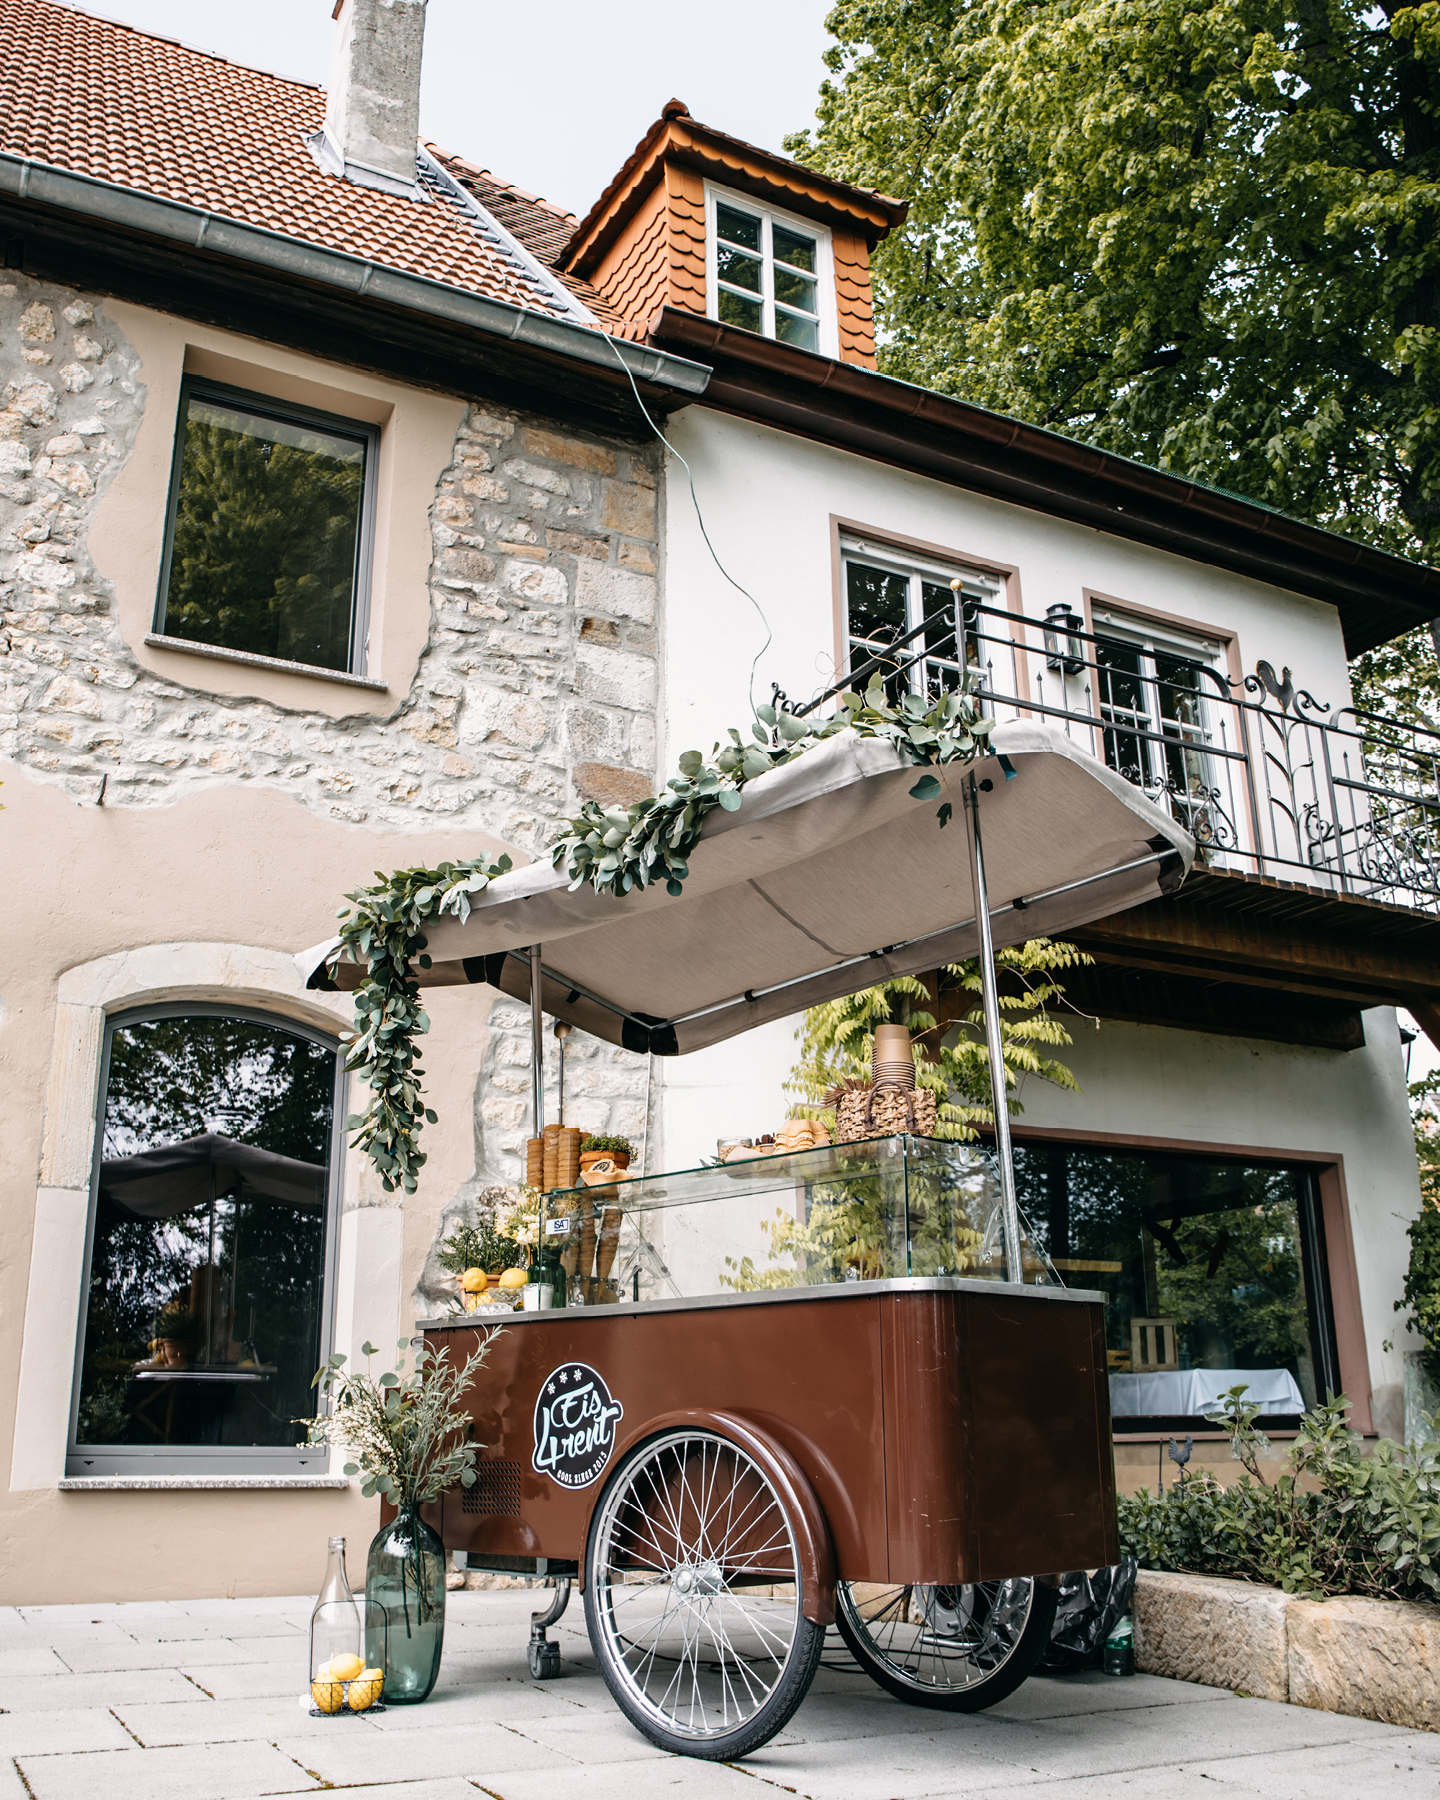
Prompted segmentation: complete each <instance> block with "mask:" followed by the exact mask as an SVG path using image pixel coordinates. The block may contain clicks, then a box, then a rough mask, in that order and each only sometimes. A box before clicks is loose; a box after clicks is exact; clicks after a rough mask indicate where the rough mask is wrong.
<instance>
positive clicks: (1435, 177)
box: [789, 0, 1440, 716]
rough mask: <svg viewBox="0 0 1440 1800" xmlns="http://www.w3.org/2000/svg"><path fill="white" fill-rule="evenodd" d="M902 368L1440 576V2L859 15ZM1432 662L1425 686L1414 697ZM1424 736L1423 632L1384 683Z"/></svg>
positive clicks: (811, 156)
mask: <svg viewBox="0 0 1440 1800" xmlns="http://www.w3.org/2000/svg"><path fill="white" fill-rule="evenodd" d="M829 26H830V30H831V31H832V33H833V34H834V36H835V38H836V39H837V40H838V41H837V43H836V44H835V45H834V46H833V47H832V49H831V51H830V52H829V63H830V67H831V69H832V71H833V73H834V79H833V80H831V81H828V82H826V84H825V85H824V87H823V89H822V93H821V104H820V109H819V121H820V122H819V127H818V130H817V131H816V132H815V133H814V134H813V135H806V134H801V135H800V136H798V137H795V138H793V139H791V140H790V141H789V148H791V149H792V150H793V151H794V152H795V153H796V154H797V155H799V156H801V157H802V158H803V159H805V160H806V161H809V162H811V163H814V164H816V165H818V166H819V167H821V168H823V169H825V170H827V171H828V172H830V173H832V174H835V175H837V176H840V177H842V178H844V179H847V180H850V181H855V182H858V183H861V184H863V185H867V186H873V187H878V188H882V189H884V190H886V191H888V192H892V193H900V194H904V195H906V196H908V197H910V199H911V212H910V217H909V219H908V221H907V222H906V225H905V226H904V228H903V229H902V230H900V231H898V232H896V233H894V234H893V235H892V237H891V238H890V239H889V240H888V241H887V242H886V243H885V244H884V245H882V246H881V247H880V250H879V252H878V254H877V256H876V259H875V269H874V278H875V291H876V300H877V306H878V309H879V315H880V323H881V345H882V348H881V362H882V367H883V368H884V369H885V370H886V371H887V372H888V373H890V374H892V375H897V376H901V377H904V378H906V379H909V380H913V381H918V382H922V383H924V384H925V385H927V386H930V387H934V388H938V389H940V390H942V391H945V392H950V393H954V394H958V395H961V396H963V397H965V398H968V399H971V400H975V401H978V402H980V403H982V404H984V405H987V406H992V407H995V408H997V409H999V410H1000V411H1003V412H1007V413H1011V414H1015V415H1017V416H1019V417H1022V418H1026V419H1030V420H1033V421H1036V422H1039V423H1041V424H1044V425H1049V426H1053V427H1054V428H1056V429H1057V430H1060V431H1064V432H1067V433H1069V434H1071V435H1073V436H1076V437H1080V438H1083V439H1086V440H1087V441H1089V442H1092V443H1095V444H1099V445H1102V446H1104V447H1105V448H1107V449H1111V450H1115V451H1118V452H1121V453H1123V454H1125V455H1128V456H1134V457H1138V458H1140V459H1142V460H1144V461H1148V462H1151V463H1154V464H1157V465H1159V466H1161V467H1164V468H1167V469H1170V470H1173V471H1174V472H1176V473H1178V474H1181V475H1185V476H1188V477H1193V478H1195V479H1198V480H1202V481H1207V482H1211V483H1214V484H1216V485H1218V486H1223V487H1227V488H1230V489H1232V490H1235V491H1237V492H1240V493H1243V494H1245V495H1247V496H1249V497H1250V498H1252V499H1255V500H1258V501H1261V502H1264V503H1266V504H1268V505H1271V506H1275V507H1278V508H1280V509H1282V510H1284V511H1286V512H1288V513H1292V514H1294V515H1296V516H1298V517H1300V518H1306V519H1310V520H1313V521H1314V522H1316V523H1317V524H1321V525H1325V526H1328V527H1331V528H1333V529H1336V530H1339V531H1343V532H1345V533H1347V534H1349V535H1351V536H1354V537H1359V538H1364V539H1366V540H1367V541H1369V542H1371V543H1374V544H1377V545H1379V546H1381V547H1383V548H1386V549H1389V550H1394V551H1398V552H1400V553H1402V554H1408V555H1420V556H1426V557H1429V558H1431V559H1434V558H1436V557H1437V556H1440V4H1437V0H1421V3H1420V4H1415V5H1399V4H1395V3H1394V0H1376V3H1374V4H1362V3H1361V0H1289V3H1288V4H1282V3H1281V0H839V4H838V5H837V6H836V7H835V9H834V11H833V12H832V13H831V14H830V18H829ZM1417 670H1418V671H1422V673H1421V675H1420V676H1419V677H1418V678H1417V673H1416V672H1417ZM1358 675H1359V678H1360V686H1361V691H1362V695H1364V696H1367V697H1373V696H1374V695H1375V694H1377V693H1379V692H1380V691H1382V690H1383V691H1385V692H1388V693H1393V692H1394V684H1396V683H1397V682H1398V683H1399V685H1400V687H1401V688H1402V689H1405V690H1406V693H1405V698H1406V699H1407V700H1408V702H1409V704H1410V705H1411V707H1412V708H1413V709H1414V711H1415V713H1416V715H1417V716H1424V715H1425V714H1426V712H1427V710H1428V709H1430V707H1431V706H1432V703H1433V681H1434V663H1433V658H1432V654H1431V650H1430V646H1429V644H1428V642H1426V641H1425V638H1424V635H1423V634H1416V635H1415V637H1414V638H1412V640H1410V641H1409V643H1408V644H1407V645H1406V646H1405V648H1404V650H1403V652H1401V653H1398V654H1397V653H1396V652H1395V651H1392V652H1390V653H1389V655H1388V656H1387V655H1385V654H1382V655H1380V656H1379V657H1377V658H1372V659H1369V660H1367V661H1365V662H1363V663H1362V666H1361V667H1360V669H1359V670H1358Z"/></svg>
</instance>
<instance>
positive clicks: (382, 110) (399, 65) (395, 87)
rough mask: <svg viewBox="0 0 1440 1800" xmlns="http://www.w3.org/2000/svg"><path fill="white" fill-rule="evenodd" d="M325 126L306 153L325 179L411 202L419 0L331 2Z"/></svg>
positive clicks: (421, 21)
mask: <svg viewBox="0 0 1440 1800" xmlns="http://www.w3.org/2000/svg"><path fill="white" fill-rule="evenodd" d="M332 16H333V17H334V19H335V41H334V46H333V49H332V51H331V57H330V89H329V94H328V96H327V99H326V103H325V126H324V129H323V130H322V131H319V132H317V133H316V134H315V136H314V137H312V138H311V139H309V146H310V152H311V154H312V155H313V156H314V158H315V160H316V162H318V163H319V165H320V167H321V168H322V169H324V170H325V171H326V172H327V173H328V174H331V175H343V176H344V178H345V179H346V180H347V181H354V182H357V183H358V184H359V185H360V186H361V187H369V188H379V189H380V190H381V192H382V193H388V194H405V195H408V196H412V197H418V195H419V190H418V188H417V187H416V182H415V153H416V142H417V139H418V137H419V135H420V58H421V53H422V51H423V49H424V45H425V0H336V6H335V11H334V14H333V15H332Z"/></svg>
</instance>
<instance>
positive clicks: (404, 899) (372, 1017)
mask: <svg viewBox="0 0 1440 1800" xmlns="http://www.w3.org/2000/svg"><path fill="white" fill-rule="evenodd" d="M509 867H510V858H509V857H508V856H502V857H500V858H498V859H497V860H494V861H492V860H491V859H490V858H489V857H484V856H478V857H475V858H474V859H473V860H472V861H470V862H458V863H441V864H440V866H439V868H438V869H401V870H399V871H398V872H397V873H396V874H394V875H389V876H386V875H382V874H381V873H380V872H379V870H378V869H377V870H376V872H375V878H376V880H377V882H378V883H379V885H378V886H377V887H370V888H358V889H357V890H356V891H355V892H354V893H353V894H347V895H346V896H345V897H346V899H347V900H349V901H350V902H351V905H350V906H348V907H345V908H343V909H342V911H341V912H340V915H339V918H340V943H339V945H338V946H337V948H336V950H335V953H334V955H333V956H332V957H331V959H330V967H331V969H332V971H333V970H334V968H335V967H336V965H337V964H338V963H339V962H340V961H342V960H344V961H349V962H356V963H363V964H364V965H365V970H366V974H365V981H364V984H363V985H362V986H361V987H360V988H359V989H358V990H357V992H356V995H355V1032H354V1035H353V1036H352V1037H350V1038H349V1039H347V1054H346V1058H345V1067H346V1068H347V1069H348V1070H350V1071H351V1072H352V1073H354V1074H356V1075H358V1076H359V1077H360V1078H361V1080H362V1081H364V1082H365V1084H366V1085H367V1086H368V1087H369V1089H370V1104H369V1105H368V1106H367V1107H366V1109H365V1111H364V1112H363V1113H352V1114H351V1115H350V1117H349V1118H348V1119H346V1121H345V1129H346V1131H351V1132H354V1133H355V1136H354V1137H352V1138H351V1140H350V1142H351V1145H352V1146H353V1148H355V1149H357V1150H363V1151H364V1152H365V1154H366V1155H367V1156H368V1157H369V1158H370V1160H371V1162H372V1163H374V1165H375V1167H376V1169H377V1171H378V1172H379V1175H380V1179H381V1181H383V1182H384V1184H385V1192H386V1193H387V1194H390V1193H393V1192H394V1191H395V1189H396V1188H397V1187H399V1188H403V1189H404V1190H405V1192H406V1193H407V1194H413V1193H414V1192H415V1186H416V1183H417V1181H418V1179H419V1175H420V1165H421V1164H422V1163H423V1162H424V1161H425V1155H424V1152H423V1151H422V1150H421V1149H420V1148H419V1139H420V1125H421V1119H422V1117H423V1118H424V1119H425V1120H427V1121H428V1122H429V1123H430V1124H431V1125H433V1124H435V1122H436V1119H435V1114H434V1113H433V1112H430V1111H429V1110H427V1108H426V1107H425V1105H424V1104H423V1102H422V1101H421V1099H420V1080H421V1077H422V1076H423V1074H424V1073H425V1071H424V1070H423V1069H422V1068H421V1067H420V1062H419V1054H420V1053H419V1050H418V1049H417V1047H416V1042H415V1040H416V1039H417V1038H419V1037H423V1036H424V1034H425V1033H426V1032H427V1031H428V1030H429V1029H430V1020H429V1017H428V1016H427V1014H426V1012H425V1009H424V1007H422V1006H421V1004H420V988H419V984H418V982H417V980H416V976H415V968H416V967H417V966H418V967H419V968H421V969H428V968H429V967H430V958H429V957H428V956H427V955H426V954H425V924H426V921H427V920H429V919H438V918H440V917H442V916H443V915H444V914H445V913H447V912H448V913H453V914H454V916H455V917H456V918H457V919H461V920H464V919H467V918H469V916H470V900H471V896H472V895H475V894H479V893H483V892H484V890H485V889H486V888H487V887H488V886H489V885H490V883H491V882H492V881H493V880H494V879H495V877H496V876H497V875H503V874H504V873H505V871H506V870H507V869H508V868H509Z"/></svg>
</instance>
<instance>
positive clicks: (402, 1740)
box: [277, 1707, 575, 1787]
mask: <svg viewBox="0 0 1440 1800" xmlns="http://www.w3.org/2000/svg"><path fill="white" fill-rule="evenodd" d="M416 1710H417V1711H419V1710H420V1709H419V1708H418V1707H417V1708H416ZM277 1742H278V1747H279V1748H280V1749H281V1750H283V1751H285V1752H286V1753H287V1754H288V1755H290V1756H292V1757H293V1758H294V1760H295V1761H296V1762H297V1763H299V1764H300V1765H301V1766H302V1767H304V1768H307V1769H310V1770H313V1771H314V1773H315V1774H316V1775H318V1776H319V1777H320V1778H321V1779H322V1780H323V1781H328V1782H330V1783H331V1784H332V1785H334V1786H335V1787H344V1786H345V1785H346V1783H347V1782H348V1783H349V1784H350V1785H351V1786H357V1785H359V1784H361V1783H365V1782H382V1781H407V1780H412V1779H415V1778H418V1777H419V1776H422V1775H424V1776H431V1775H466V1776H472V1777H476V1778H479V1777H481V1776H484V1777H485V1780H486V1785H487V1786H491V1785H493V1784H492V1783H491V1782H490V1781H489V1778H488V1775H487V1774H486V1771H487V1770H493V1771H494V1772H495V1773H496V1775H497V1776H498V1775H500V1774H504V1773H507V1772H509V1771H512V1770H521V1769H549V1770H551V1771H553V1772H555V1773H558V1772H560V1771H561V1770H564V1771H566V1772H567V1773H568V1772H569V1771H570V1770H573V1769H574V1767H575V1764H574V1762H573V1761H572V1760H571V1759H570V1758H569V1757H567V1756H564V1755H562V1754H561V1753H560V1752H559V1751H556V1750H547V1749H545V1748H543V1747H542V1746H541V1745H539V1744H536V1743H534V1742H532V1741H531V1739H529V1738H527V1737H524V1736H522V1735H521V1733H520V1732H518V1731H512V1730H508V1729H506V1727H504V1726H502V1725H492V1726H491V1727H490V1728H489V1729H488V1730H487V1731H485V1732H484V1733H483V1734H481V1733H478V1732H476V1730H475V1729H474V1727H473V1726H469V1725H437V1726H435V1727H433V1728H432V1729H431V1730H428V1731H420V1730H417V1731H398V1732H388V1731H387V1732H381V1731H376V1730H375V1729H374V1728H373V1727H371V1726H367V1725H365V1724H364V1722H363V1721H356V1722H354V1723H353V1725H352V1724H351V1723H350V1722H348V1721H347V1723H346V1724H345V1725H343V1726H341V1725H337V1726H336V1728H335V1729H334V1730H333V1731H329V1732H326V1733H325V1735H324V1736H323V1738H322V1737H319V1736H315V1737H306V1738H304V1739H303V1740H302V1739H300V1738H285V1737H282V1738H280V1739H278V1740H277ZM552 1779H553V1775H552Z"/></svg>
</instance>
